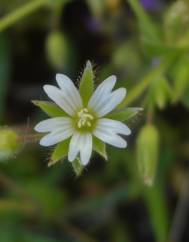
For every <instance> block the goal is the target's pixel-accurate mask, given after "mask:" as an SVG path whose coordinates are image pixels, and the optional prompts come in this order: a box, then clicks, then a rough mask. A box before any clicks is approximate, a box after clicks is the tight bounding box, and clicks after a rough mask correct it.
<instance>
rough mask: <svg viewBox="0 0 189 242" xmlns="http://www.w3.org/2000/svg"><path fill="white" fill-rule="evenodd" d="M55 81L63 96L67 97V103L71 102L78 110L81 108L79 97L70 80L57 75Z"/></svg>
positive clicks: (64, 76)
mask: <svg viewBox="0 0 189 242" xmlns="http://www.w3.org/2000/svg"><path fill="white" fill-rule="evenodd" d="M56 80H57V83H58V85H59V87H60V88H61V90H62V92H63V95H64V96H67V98H68V99H69V102H72V103H73V104H74V106H76V107H77V108H78V109H79V108H82V106H83V104H82V99H81V96H80V94H79V92H78V90H77V88H76V87H75V86H74V84H73V82H72V81H71V80H70V78H69V77H67V76H66V75H64V74H57V75H56Z"/></svg>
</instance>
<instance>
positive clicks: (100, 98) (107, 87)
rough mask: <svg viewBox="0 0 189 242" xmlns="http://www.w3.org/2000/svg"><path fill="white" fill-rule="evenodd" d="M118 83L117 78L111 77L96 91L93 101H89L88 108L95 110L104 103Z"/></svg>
mask: <svg viewBox="0 0 189 242" xmlns="http://www.w3.org/2000/svg"><path fill="white" fill-rule="evenodd" d="M115 83H116V76H113V75H112V76H109V77H108V78H106V79H105V80H104V81H103V82H102V83H101V84H100V85H99V86H98V87H97V89H96V90H95V92H94V93H93V95H92V97H91V99H90V100H89V104H88V106H89V107H91V108H92V109H95V108H96V106H97V105H99V104H100V103H102V102H104V98H106V96H107V94H109V93H110V92H111V90H112V89H113V87H114V86H115Z"/></svg>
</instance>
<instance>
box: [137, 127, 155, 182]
mask: <svg viewBox="0 0 189 242" xmlns="http://www.w3.org/2000/svg"><path fill="white" fill-rule="evenodd" d="M158 145H159V134H158V131H157V129H156V127H154V126H153V125H146V126H144V127H143V128H142V129H141V131H140V133H139V136H138V139H137V162H138V168H139V174H140V176H141V177H142V179H143V181H144V183H145V184H146V185H148V186H151V185H152V184H153V181H154V177H155V173H156V166H157V161H158Z"/></svg>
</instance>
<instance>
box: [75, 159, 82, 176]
mask: <svg viewBox="0 0 189 242" xmlns="http://www.w3.org/2000/svg"><path fill="white" fill-rule="evenodd" d="M72 167H73V170H74V172H75V174H76V176H80V175H81V173H82V172H83V169H84V166H83V165H82V164H81V161H80V159H79V158H76V159H75V160H74V161H73V162H72Z"/></svg>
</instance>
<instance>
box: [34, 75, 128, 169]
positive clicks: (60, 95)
mask: <svg viewBox="0 0 189 242" xmlns="http://www.w3.org/2000/svg"><path fill="white" fill-rule="evenodd" d="M56 81H57V84H58V86H59V87H56V86H53V85H45V86H44V91H45V92H46V94H47V96H48V97H49V98H50V99H51V100H52V101H53V102H55V104H56V105H58V106H59V107H60V108H61V109H62V110H64V112H65V113H66V115H65V116H62V117H54V118H50V119H47V120H44V121H42V122H40V123H38V124H37V125H36V126H35V130H36V131H37V132H42V133H48V134H46V135H45V136H44V137H43V138H42V139H41V140H40V145H42V146H52V145H55V144H58V143H59V142H62V141H64V140H66V139H70V141H69V149H68V160H69V161H71V162H72V161H74V160H75V159H76V158H77V157H78V156H79V155H80V160H81V163H82V165H84V166H85V165H87V164H88V162H89V160H90V157H91V154H92V150H93V136H95V137H96V138H98V139H100V140H101V141H103V142H104V143H107V144H110V145H113V146H115V147H118V148H125V147H126V146H127V143H126V141H125V140H124V139H123V138H122V137H121V136H120V135H129V134H130V133H131V130H130V129H129V128H128V126H127V125H125V124H124V123H122V122H120V121H117V120H113V119H109V118H108V117H106V115H107V114H109V113H110V112H112V110H114V109H115V108H116V107H117V106H118V105H119V104H120V103H121V102H122V101H123V99H124V98H125V96H126V89H125V88H118V89H117V90H115V91H113V88H114V86H115V83H116V77H115V76H113V75H112V76H110V77H108V78H107V79H105V80H104V81H103V82H102V83H101V84H100V85H99V86H98V87H97V88H96V90H95V91H94V93H93V94H92V96H91V97H90V99H89V101H88V104H87V105H84V104H83V100H82V98H81V95H80V93H79V91H78V90H77V88H76V87H75V86H74V84H73V82H72V81H71V80H70V79H69V78H68V77H67V76H66V75H63V74H57V75H56ZM86 92H87V90H86Z"/></svg>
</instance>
